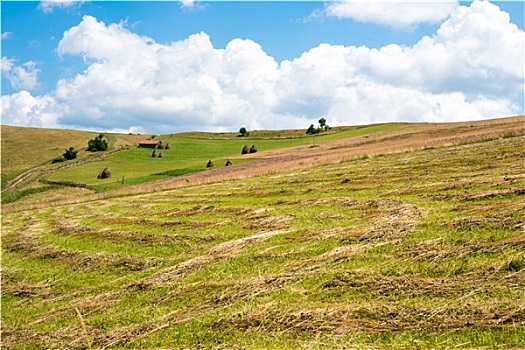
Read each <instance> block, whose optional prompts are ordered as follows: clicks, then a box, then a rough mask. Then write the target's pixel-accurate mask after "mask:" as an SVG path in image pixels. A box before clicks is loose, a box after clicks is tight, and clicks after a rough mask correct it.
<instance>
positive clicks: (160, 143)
mask: <svg viewBox="0 0 525 350" xmlns="http://www.w3.org/2000/svg"><path fill="white" fill-rule="evenodd" d="M157 148H158V149H164V145H163V144H162V141H159V145H158V146H157Z"/></svg>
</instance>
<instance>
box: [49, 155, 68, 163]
mask: <svg viewBox="0 0 525 350" xmlns="http://www.w3.org/2000/svg"><path fill="white" fill-rule="evenodd" d="M65 161H66V158H64V157H62V156H60V157H56V158H55V159H53V160H52V161H51V164H55V163H62V162H65Z"/></svg>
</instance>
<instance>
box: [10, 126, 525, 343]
mask: <svg viewBox="0 0 525 350" xmlns="http://www.w3.org/2000/svg"><path fill="white" fill-rule="evenodd" d="M524 128H525V119H524V118H523V117H521V118H513V119H505V120H495V121H489V122H483V123H461V124H447V125H444V124H441V125H432V124H429V125H395V126H394V127H391V126H365V127H360V128H348V129H345V130H338V131H337V130H336V131H334V133H333V134H331V135H327V136H326V139H325V140H322V139H321V138H318V140H317V142H318V143H317V146H318V147H314V148H312V147H311V146H312V144H311V142H312V141H313V140H312V139H308V138H303V137H298V138H293V137H290V138H282V140H281V139H279V140H278V139H277V137H275V135H274V136H272V137H270V138H269V139H268V138H267V139H264V138H261V139H260V141H257V144H258V145H259V144H261V145H265V144H264V143H263V141H266V142H268V144H267V146H265V147H267V148H268V149H267V150H264V151H261V152H260V153H259V152H258V153H257V159H256V160H253V161H252V162H250V163H242V164H235V165H234V166H233V167H227V168H226V167H221V168H219V169H214V170H211V171H203V172H197V173H192V174H188V175H183V176H178V177H166V178H164V179H161V180H159V181H156V182H153V183H150V182H148V183H141V184H138V185H134V186H128V187H122V188H113V189H110V190H108V191H104V192H99V193H96V194H88V193H86V194H85V196H81V197H78V195H77V194H71V195H70V197H69V198H62V200H61V201H56V202H40V203H35V202H31V201H32V200H33V201H35V200H37V199H38V198H40V197H38V196H37V197H33V196H27V197H26V198H25V199H24V200H22V201H21V203H17V202H15V203H11V204H9V205H4V206H3V209H4V212H3V215H2V346H3V347H5V348H7V349H29V348H35V349H37V348H79V349H80V348H93V349H95V348H97V349H102V348H104V349H168V348H172V349H243V348H245V349H297V348H305V349H341V348H366V349H370V348H385V349H392V348H394V349H406V348H414V349H421V348H435V349H445V348H496V347H497V348H523V347H525V341H524V339H525V307H524V306H523V305H525V293H524V291H525V254H524V251H525V234H524V229H525V221H524V219H523V218H524V214H525V213H524V208H525V175H524V174H525V162H524V160H525V153H524V146H525V140H524V138H523V132H524ZM204 136H205V137H204ZM216 136H217V138H215V137H214V135H209V134H207V135H200V134H199V135H197V134H195V135H183V137H181V135H173V136H172V137H173V141H174V142H175V143H176V142H177V140H181V138H184V139H185V140H188V142H189V141H190V140H197V141H199V142H201V141H202V142H203V143H201V145H203V144H204V140H208V141H210V142H212V145H213V146H212V148H213V147H214V148H216V147H217V145H222V142H224V144H226V145H229V146H225V147H224V148H225V149H228V147H231V149H232V152H233V151H234V150H237V148H238V144H236V142H238V141H239V140H237V139H235V136H233V135H216ZM170 137H171V136H170ZM250 137H255V136H253V135H251V136H250ZM279 137H281V136H279ZM168 138H169V137H167V138H166V139H168ZM210 138H211V140H209V139H210ZM328 138H332V139H331V140H330V139H328ZM219 139H220V140H219ZM243 141H244V140H243ZM243 141H241V143H242V142H243ZM278 141H279V142H280V141H283V142H289V144H287V145H288V146H289V147H288V148H280V147H279V146H278V145H279V144H278V143H276V142H278ZM215 142H217V143H216V144H215ZM294 142H297V143H296V144H294ZM272 145H273V146H274V147H272ZM281 145H282V144H281ZM292 146H293V147H292ZM179 148H181V147H180V146H179ZM136 151H137V150H136V149H134V150H133V152H136ZM126 152H128V151H125V152H122V153H121V152H119V153H115V154H114V155H113V156H111V157H115V159H119V158H118V157H124V156H125V155H126V154H128V153H126ZM225 152H226V151H225ZM237 153H238V152H237ZM129 154H130V155H132V154H134V153H129ZM109 158H110V157H107V158H106V160H105V161H106V162H109V160H107V159H109ZM205 158H207V157H204V158H203V159H205ZM188 159H189V158H188ZM148 161H149V159H148ZM181 162H182V161H181ZM188 162H189V160H188ZM234 163H235V162H234ZM101 165H102V163H101ZM82 166H83V165H82ZM97 169H98V168H97ZM174 169H176V167H174ZM59 173H60V174H61V176H62V175H63V174H66V172H62V170H61V171H60V172H57V173H53V175H55V174H59ZM56 176H58V175H56ZM64 176H65V175H64ZM71 190H72V191H73V190H75V189H71ZM64 193H67V192H64Z"/></svg>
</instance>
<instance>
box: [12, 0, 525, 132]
mask: <svg viewBox="0 0 525 350" xmlns="http://www.w3.org/2000/svg"><path fill="white" fill-rule="evenodd" d="M524 43H525V33H524V32H523V31H521V30H519V29H518V28H517V26H515V25H513V24H511V23H510V21H509V16H508V14H507V13H505V12H502V11H501V10H500V9H499V8H498V7H497V6H495V5H493V4H491V3H489V2H486V1H483V2H482V1H475V2H473V3H472V4H471V6H469V7H465V6H459V7H457V8H456V10H455V11H454V12H453V13H452V14H451V15H450V18H449V19H447V20H446V21H445V22H443V23H442V25H441V26H440V28H439V29H438V30H437V32H436V33H435V34H434V35H433V36H425V37H423V38H421V40H420V41H419V42H417V43H416V44H414V45H412V46H410V47H408V46H400V45H395V44H392V45H388V46H385V47H382V48H380V49H371V48H368V47H365V46H361V47H355V46H337V45H328V44H322V45H319V46H317V47H315V48H312V49H311V50H309V51H307V52H305V53H303V54H302V55H301V56H300V57H298V58H296V59H294V60H291V61H283V62H281V63H280V64H278V63H277V62H276V61H275V59H274V58H273V57H271V56H269V55H267V54H266V53H265V52H264V50H263V49H262V47H261V46H260V45H259V44H257V43H256V42H254V41H252V40H242V39H234V40H232V41H231V42H230V43H229V44H228V45H227V46H226V47H225V48H215V47H214V46H213V44H212V42H211V39H210V37H209V36H208V35H207V34H206V33H196V34H193V35H191V36H189V37H188V38H187V39H185V40H182V41H176V42H173V43H170V44H159V43H157V42H155V41H154V40H152V39H151V38H148V37H144V36H140V35H137V34H136V33H133V32H131V31H130V30H129V29H127V28H126V27H125V26H123V25H121V24H105V23H103V22H101V21H98V20H97V19H96V18H94V17H90V16H86V17H84V18H83V20H82V21H81V22H80V23H79V24H78V25H77V26H74V27H72V28H70V29H69V30H68V31H66V32H65V33H64V35H63V37H62V40H61V41H60V43H59V46H58V49H57V51H58V52H59V54H61V55H75V56H81V57H83V58H84V60H85V62H86V65H87V67H86V69H85V70H84V71H83V72H81V73H79V74H78V75H76V76H74V77H72V78H69V79H62V80H60V81H59V82H58V83H57V87H56V90H55V91H54V92H53V96H52V97H51V96H40V97H33V96H31V95H30V94H29V93H27V92H20V93H18V94H15V95H11V96H7V97H5V100H6V102H4V106H3V108H4V109H6V111H7V112H9V113H7V116H10V117H9V118H11V119H10V120H12V121H15V118H19V119H18V120H17V122H23V121H24V120H25V121H27V122H31V123H37V120H36V119H38V117H41V118H42V120H43V121H42V123H47V122H49V123H58V124H60V125H63V126H66V127H74V128H82V129H94V130H144V131H146V132H152V133H163V132H173V131H177V130H213V131H224V130H230V131H231V130H238V128H239V125H242V126H246V127H247V128H248V129H285V128H304V127H305V126H307V125H309V124H311V123H316V122H317V120H318V119H319V118H320V117H325V118H326V119H327V120H328V122H329V124H330V125H334V126H335V125H354V124H365V123H376V122H386V121H433V122H444V121H458V120H474V119H486V118H494V117H501V116H509V115H515V114H519V113H522V111H520V106H518V105H517V104H516V103H513V101H514V100H515V99H516V98H518V96H519V95H520V94H522V93H523V77H524V65H523V62H524V52H525V49H524ZM9 62H11V61H9ZM6 103H7V104H6ZM6 106H7V107H6ZM17 108H20V109H21V112H20V113H18V114H17V113H15V110H16V109H17ZM44 118H45V119H44ZM44 121H45V122H44Z"/></svg>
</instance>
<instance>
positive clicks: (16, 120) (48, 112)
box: [2, 90, 67, 128]
mask: <svg viewBox="0 0 525 350" xmlns="http://www.w3.org/2000/svg"><path fill="white" fill-rule="evenodd" d="M66 110H67V107H66V106H63V105H59V104H58V103H57V102H56V101H55V99H54V98H53V97H51V96H37V97H35V96H33V95H31V93H30V92H28V91H26V90H22V91H20V92H17V93H15V94H12V95H6V96H2V123H3V124H7V125H22V126H33V127H47V128H53V127H57V126H58V123H57V120H58V118H59V117H60V115H61V114H62V113H64V112H65V111H66Z"/></svg>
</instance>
